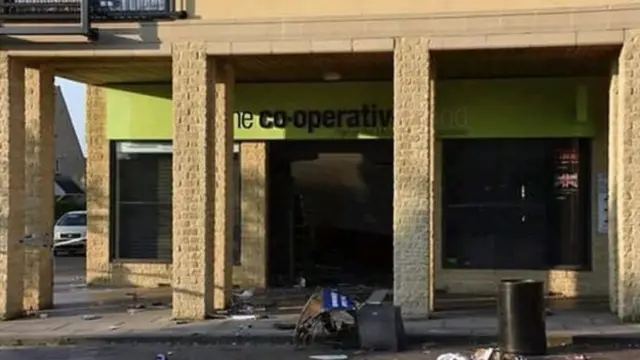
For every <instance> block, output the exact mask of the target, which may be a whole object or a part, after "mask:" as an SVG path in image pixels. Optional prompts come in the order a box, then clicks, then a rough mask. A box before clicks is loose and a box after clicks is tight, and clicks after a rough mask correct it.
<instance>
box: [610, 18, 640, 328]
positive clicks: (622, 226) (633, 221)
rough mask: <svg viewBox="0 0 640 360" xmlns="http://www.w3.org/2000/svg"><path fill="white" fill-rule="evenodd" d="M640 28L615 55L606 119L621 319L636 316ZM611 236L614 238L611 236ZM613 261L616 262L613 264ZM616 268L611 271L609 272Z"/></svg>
mask: <svg viewBox="0 0 640 360" xmlns="http://www.w3.org/2000/svg"><path fill="white" fill-rule="evenodd" d="M639 70H640V33H639V32H633V31H632V32H630V34H629V36H628V37H627V39H626V40H625V42H624V45H623V47H622V51H621V53H620V57H619V60H618V76H617V82H618V86H617V87H618V91H617V92H618V97H617V107H616V111H615V112H614V113H612V115H614V116H612V118H611V124H610V128H611V130H610V131H611V136H610V141H611V146H612V147H613V148H614V149H615V150H614V153H613V154H610V156H612V155H613V156H614V157H615V158H614V159H610V162H614V163H615V165H614V169H613V170H614V171H615V186H610V190H609V191H610V193H609V196H610V198H611V203H612V206H613V208H612V209H610V210H609V214H610V218H609V221H610V224H609V226H610V227H612V226H615V231H613V232H612V234H611V235H612V236H614V239H613V240H614V241H613V243H614V244H615V243H617V246H616V248H615V250H616V251H615V252H614V255H613V256H616V255H617V258H614V261H613V266H614V267H615V269H611V270H612V271H614V272H616V273H617V281H616V285H617V286H614V287H613V289H614V291H616V292H617V296H613V297H612V298H613V299H614V301H615V303H616V305H617V314H618V316H619V317H620V318H621V319H622V320H624V321H640V301H639V300H638V299H640V262H638V259H637V257H638V251H637V249H639V248H640V216H638V215H640V196H638V194H640V157H638V154H640V126H638V124H640V92H638V88H640V71H639ZM616 240H617V241H616ZM616 265H617V266H616ZM616 269H617V271H615V270H616Z"/></svg>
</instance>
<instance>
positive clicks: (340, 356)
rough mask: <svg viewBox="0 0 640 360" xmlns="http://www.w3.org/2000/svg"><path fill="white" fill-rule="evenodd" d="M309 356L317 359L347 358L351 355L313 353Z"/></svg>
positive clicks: (334, 359)
mask: <svg viewBox="0 0 640 360" xmlns="http://www.w3.org/2000/svg"><path fill="white" fill-rule="evenodd" d="M309 358H310V359H315V360H345V359H348V358H349V357H348V356H347V355H311V356H309Z"/></svg>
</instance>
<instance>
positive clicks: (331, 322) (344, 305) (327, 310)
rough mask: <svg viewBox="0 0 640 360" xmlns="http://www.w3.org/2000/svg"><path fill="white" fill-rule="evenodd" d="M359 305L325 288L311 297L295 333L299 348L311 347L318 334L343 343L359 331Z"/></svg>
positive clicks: (303, 309) (301, 314)
mask: <svg viewBox="0 0 640 360" xmlns="http://www.w3.org/2000/svg"><path fill="white" fill-rule="evenodd" d="M357 309H358V305H356V302H355V301H354V300H353V299H351V298H350V297H348V296H346V295H343V294H342V293H340V292H339V291H338V290H336V289H333V288H322V289H320V290H319V291H317V292H316V293H314V294H312V295H311V297H309V300H307V303H306V304H305V306H304V307H303V308H302V311H301V312H300V316H299V317H298V321H297V323H296V328H295V332H294V339H293V343H294V345H296V347H299V346H303V345H309V343H310V342H311V341H313V340H314V339H315V336H316V334H317V332H324V333H325V334H327V335H329V336H330V337H332V338H335V339H338V340H344V339H346V338H348V337H349V334H352V333H354V332H355V331H357V324H356V320H355V312H356V310H357Z"/></svg>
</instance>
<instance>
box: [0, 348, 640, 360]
mask: <svg viewBox="0 0 640 360" xmlns="http://www.w3.org/2000/svg"><path fill="white" fill-rule="evenodd" d="M470 350H471V348H470V347H469V348H457V349H451V348H448V349H446V348H440V349H436V348H430V349H426V350H412V351H408V352H404V353H400V354H385V353H358V352H354V351H344V352H342V351H339V350H327V349H326V348H317V349H314V350H304V351H295V350H293V349H292V348H291V347H290V346H268V345H255V346H252V345H243V346H184V345H179V346H171V345H166V344H158V345H152V344H139V345H122V344H118V345H102V346H100V345H96V346H95V347H87V346H83V347H39V348H38V347H36V348H0V359H2V360H34V359H38V360H147V359H148V360H154V359H155V358H156V355H157V354H165V355H167V358H168V359H169V360H200V359H202V360H214V359H221V360H254V359H255V360H302V359H305V360H306V359H310V357H311V356H312V355H327V354H344V355H347V356H348V358H349V359H354V360H356V359H361V360H436V359H437V357H438V355H440V354H442V353H444V352H450V351H463V352H465V351H466V352H467V353H468V352H469V351H470ZM581 350H582V351H577V350H576V351H575V352H574V351H571V352H569V353H568V354H558V355H551V356H548V357H545V359H550V360H581V359H587V360H637V359H640V349H637V348H632V349H581ZM579 355H584V356H585V357H584V358H581V357H580V356H579Z"/></svg>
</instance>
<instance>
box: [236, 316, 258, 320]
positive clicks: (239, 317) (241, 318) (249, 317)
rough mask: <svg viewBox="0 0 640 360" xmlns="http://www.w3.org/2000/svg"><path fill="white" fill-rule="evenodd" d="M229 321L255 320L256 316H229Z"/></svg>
mask: <svg viewBox="0 0 640 360" xmlns="http://www.w3.org/2000/svg"><path fill="white" fill-rule="evenodd" d="M230 318H231V320H239V321H243V320H257V319H258V317H257V316H256V315H231V317H230Z"/></svg>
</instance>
